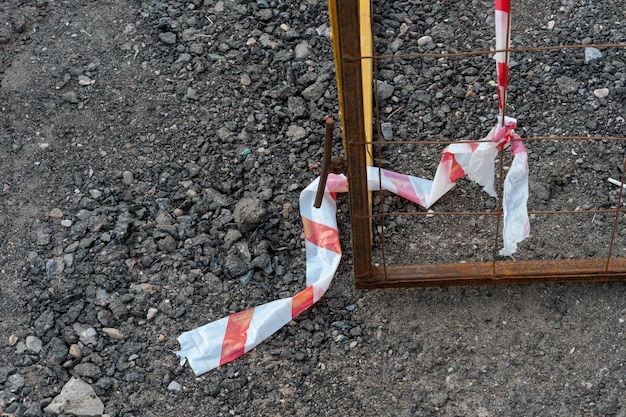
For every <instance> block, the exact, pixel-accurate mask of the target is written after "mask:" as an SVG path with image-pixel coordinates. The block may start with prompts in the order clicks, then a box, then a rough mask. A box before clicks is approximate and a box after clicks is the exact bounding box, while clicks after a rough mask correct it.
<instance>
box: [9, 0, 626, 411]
mask: <svg viewBox="0 0 626 417" xmlns="http://www.w3.org/2000/svg"><path fill="white" fill-rule="evenodd" d="M515 4H516V5H514V12H513V13H514V17H513V21H514V31H515V33H514V36H513V42H514V43H515V44H516V45H518V46H521V45H524V46H540V45H548V44H550V45H558V44H570V43H585V44H592V43H602V42H626V29H625V28H624V23H623V22H624V19H626V15H625V14H624V11H623V7H622V5H620V2H611V1H608V0H606V1H604V2H599V1H598V2H595V1H594V2H591V1H586V0H562V1H543V2H540V1H536V0H524V1H521V2H519V11H518V12H517V13H518V14H515V13H516V10H517V9H516V7H517V2H516V3H515ZM492 10H493V5H492V4H491V2H483V1H471V2H464V3H461V2H447V1H445V2H444V1H436V2H423V1H419V0H411V1H397V2H391V1H386V2H377V3H376V5H375V11H376V18H375V25H374V30H375V33H376V35H377V43H376V45H377V48H378V51H379V53H390V54H394V53H404V52H416V51H422V50H432V51H444V50H446V51H448V52H451V51H462V50H471V49H483V48H489V47H490V46H491V45H492V44H493V34H492V33H493V29H492V22H493V19H492V17H491V16H492ZM328 32H329V31H328V24H327V11H326V4H325V3H324V2H322V1H318V0H305V1H304V2H301V3H290V2H281V1H270V0H257V1H251V2H248V1H237V2H233V1H230V0H227V1H213V0H165V1H162V2H157V1H137V0H129V1H123V2H122V1H118V0H103V1H88V0H75V1H72V2H63V1H53V0H4V1H3V2H2V3H0V48H1V50H2V53H1V54H0V79H1V84H0V99H1V100H0V101H1V105H0V110H1V111H0V129H1V130H0V133H1V136H0V145H1V147H0V166H1V167H2V168H1V169H0V185H2V187H3V188H2V191H0V279H1V280H2V286H1V287H0V291H1V295H2V303H0V318H1V321H0V352H1V354H0V409H1V410H2V412H4V413H5V414H7V415H14V416H27V417H39V416H51V415H57V414H59V413H65V414H70V415H72V414H73V415H90V416H91V415H94V416H95V415H102V414H107V415H109V416H180V415H212V416H213V415H215V416H250V415H259V416H286V415H289V416H321V415H331V416H426V415H442V416H482V417H486V416H517V415H520V416H522V415H524V416H526V415H540V416H622V417H623V416H626V400H625V398H626V385H625V380H626V367H625V366H624V362H623V361H624V357H625V356H626V348H625V347H624V338H625V336H624V332H625V331H626V323H625V322H624V321H625V320H626V302H625V301H624V300H626V287H625V286H624V284H623V283H607V284H578V285H532V286H510V287H480V288H434V289H412V290H406V289H404V290H380V291H357V290H355V289H354V288H353V283H352V275H351V274H352V271H351V268H352V265H351V247H350V244H349V238H348V237H349V218H348V217H347V216H346V214H345V213H346V212H347V211H348V204H347V200H346V198H345V197H340V200H339V208H340V214H339V216H340V217H339V223H340V229H341V236H342V239H343V242H342V243H343V245H344V260H343V263H342V265H341V266H340V270H339V273H338V275H337V278H336V280H335V282H334V284H333V286H332V287H331V288H330V290H329V292H328V293H327V294H326V296H325V297H324V298H323V299H322V300H321V301H320V302H319V303H317V304H316V305H315V306H313V308H311V309H310V310H309V311H307V312H305V313H303V314H302V315H301V316H299V317H298V318H297V319H296V320H294V321H293V322H291V323H290V324H289V325H288V326H286V327H285V328H284V329H282V330H280V331H279V332H278V333H276V334H275V335H274V336H273V337H271V338H270V339H269V340H268V341H266V342H265V343H263V344H262V345H260V346H259V347H257V348H256V349H254V350H253V351H252V352H250V353H248V354H247V355H245V356H244V357H242V358H240V359H238V360H235V361H234V362H232V363H230V364H228V365H226V366H223V367H221V368H219V369H216V370H213V371H211V372H209V373H207V374H205V375H203V376H200V377H195V376H194V375H193V373H192V371H191V370H190V369H189V367H187V366H180V365H179V364H178V360H177V358H176V357H175V356H174V355H173V354H172V352H171V351H172V350H175V349H177V348H178V344H177V342H176V337H177V336H178V335H179V334H180V333H182V332H184V331H187V330H191V329H193V328H195V327H197V326H200V325H202V324H205V323H207V322H210V321H213V320H216V319H219V318H221V317H223V316H225V315H228V314H230V313H234V312H237V311H241V310H242V309H245V308H249V307H253V306H256V305H259V304H262V303H264V302H267V301H271V300H274V299H277V298H280V297H286V296H290V295H293V294H295V293H296V292H297V291H299V290H301V289H302V288H303V285H304V282H303V281H304V245H303V242H302V230H301V226H300V220H299V210H298V196H299V193H300V191H301V190H302V189H303V188H304V187H305V186H306V185H308V184H309V183H310V182H311V181H312V180H313V179H314V178H315V177H316V176H317V175H318V174H319V168H318V166H319V164H320V157H321V154H322V149H321V143H322V134H323V120H324V119H325V117H326V116H327V115H333V116H336V113H337V98H336V86H335V81H334V72H333V68H334V67H333V62H332V51H331V46H330V40H329V36H328ZM598 53H599V54H600V55H594V54H598ZM513 59H514V61H516V65H515V66H514V67H513V70H512V75H511V77H512V82H511V83H512V85H511V94H510V100H511V102H510V109H511V110H510V114H511V116H514V117H517V118H518V120H519V125H520V129H519V130H520V133H522V134H523V135H524V136H526V137H530V136H539V135H542V136H543V135H547V134H576V135H586V134H589V135H595V134H602V135H614V136H626V129H625V122H624V117H625V116H624V110H623V109H624V100H625V98H626V93H625V89H624V88H625V86H624V83H625V82H626V55H625V53H624V50H623V49H613V50H602V51H594V50H588V51H587V56H585V51H583V50H571V51H565V52H554V53H545V54H541V55H539V56H537V55H532V54H519V56H514V57H513ZM494 76H495V74H494V71H493V61H492V60H491V59H490V58H485V57H483V58H468V59H462V60H458V61H455V62H442V61H436V60H434V61H426V62H423V63H420V62H418V61H410V60H393V61H391V60H390V61H385V62H382V63H381V64H380V67H379V75H378V79H379V80H380V81H381V84H380V89H381V90H383V91H381V95H382V98H383V100H382V101H381V111H382V114H383V118H388V119H389V120H388V121H390V122H391V123H392V125H393V129H394V137H395V138H398V139H414V138H415V136H414V135H415V132H419V134H420V135H421V136H422V137H427V138H433V139H441V138H450V137H452V138H471V139H477V138H481V137H483V136H484V135H486V133H487V132H488V130H489V129H490V128H491V127H492V125H493V123H494V120H495V117H496V113H495V109H496V108H497V106H496V101H495V100H494V97H493V94H495V88H494V87H493V86H492V84H491V83H490V81H492V80H493V79H494ZM383 93H384V94H383ZM398 109H400V110H398ZM394 112H395V113H394ZM386 149H387V148H386ZM529 151H530V154H529V155H530V166H531V177H532V179H531V200H530V204H531V205H533V208H537V207H544V208H553V207H556V206H560V205H561V204H565V205H567V204H570V205H573V206H574V207H576V206H581V207H583V208H606V207H610V206H611V204H615V202H616V201H617V200H616V199H617V190H615V188H614V187H613V188H612V186H610V185H607V184H606V177H608V176H612V177H617V178H619V177H620V176H621V172H620V166H621V165H622V155H623V153H624V145H623V143H619V142H610V143H608V142H607V143H603V142H599V143H593V144H592V143H576V144H571V143H568V144H566V145H554V144H550V143H536V144H535V143H533V144H531V145H529ZM440 152H441V149H432V150H427V151H426V150H421V149H416V148H411V147H407V148H403V149H402V150H401V151H397V150H396V151H393V152H391V151H389V153H388V154H385V155H383V156H384V158H385V159H386V160H387V161H388V163H389V165H390V167H391V168H393V169H396V170H398V171H400V172H404V173H411V174H417V175H424V176H430V175H432V172H433V168H434V166H435V165H436V163H437V161H438V155H439V154H440ZM335 153H336V154H339V153H340V149H339V148H337V149H336V151H335ZM460 185H461V187H458V188H457V189H455V190H453V192H452V193H451V195H450V196H449V197H447V199H444V200H442V202H441V204H442V206H441V207H440V208H442V209H445V208H446V207H449V206H458V205H462V204H475V205H477V206H480V205H481V204H485V205H487V207H489V206H488V205H489V204H495V203H494V202H493V200H490V199H488V198H484V196H482V194H481V193H480V190H478V189H477V188H476V187H474V188H472V186H471V184H469V183H466V182H462V183H461V184H460ZM462 190H465V191H462ZM581 196H584V197H581ZM385 204H388V205H389V207H388V208H390V207H391V206H394V207H395V208H398V209H406V204H403V203H402V202H400V201H399V200H397V199H393V198H392V197H389V196H388V197H385ZM572 208H573V207H572ZM534 221H535V223H534V224H535V226H534V229H533V230H534V232H533V233H534V235H533V236H531V238H530V239H529V241H528V243H525V244H524V245H523V246H522V248H521V249H520V251H521V253H524V255H523V256H525V257H527V258H531V259H535V258H547V259H553V258H580V257H584V256H589V255H594V256H597V255H599V254H602V253H603V251H605V250H606V249H605V247H606V244H605V242H604V241H602V239H603V238H605V237H606V230H605V228H606V223H607V219H603V218H594V219H592V220H591V221H580V220H579V219H577V218H572V219H570V220H566V221H565V222H564V223H560V224H549V222H542V221H541V220H540V219H534ZM410 227H412V226H411V225H410V224H407V223H406V222H405V223H403V222H400V221H397V220H396V221H395V223H393V224H392V225H391V226H389V225H388V229H389V231H390V233H391V232H393V230H394V228H395V229H398V230H405V231H407V232H406V234H405V235H409V234H411V235H413V236H414V235H415V234H414V232H408V231H409V230H411V229H410ZM437 227H438V229H437V228H436V229H434V230H435V231H436V230H440V229H441V227H451V225H445V224H444V225H437ZM452 227H456V228H458V230H459V232H461V234H466V235H467V236H465V238H459V237H458V236H457V238H459V239H460V240H461V244H459V245H456V244H455V246H453V244H452V243H451V244H450V247H455V248H456V247H461V249H459V250H458V251H457V252H454V251H452V252H454V253H452V254H451V255H450V256H452V255H454V256H458V258H459V259H460V260H466V259H469V260H476V259H479V260H480V259H481V257H483V254H482V252H481V251H480V250H479V249H476V248H480V246H481V244H482V242H481V240H480V239H482V237H481V236H480V234H479V233H478V232H479V231H480V230H488V229H489V228H488V226H483V225H481V224H480V222H479V221H476V222H474V223H471V224H468V225H462V224H461V225H456V224H454V225H452ZM603 227H604V228H603ZM561 229H562V230H564V231H568V232H569V233H573V234H574V235H577V236H584V237H586V240H585V241H584V244H577V243H574V244H571V245H569V246H568V245H567V243H566V242H568V241H572V239H571V237H570V235H568V234H567V233H565V232H563V234H560V232H559V231H560V230H561ZM623 229H624V226H623V225H621V224H620V227H619V232H620V233H621V234H620V236H623V234H624V233H622V232H623ZM420 233H424V232H423V231H422V232H420ZM476 234H478V235H479V236H478V237H476V236H475V235H476ZM468 236H470V237H468ZM474 238H476V239H478V240H476V241H470V242H471V244H467V241H468V239H474ZM428 239H431V238H428ZM428 239H423V240H424V241H425V242H426V243H427V246H428V248H430V249H429V250H430V253H431V255H427V256H426V258H425V259H426V261H435V260H436V261H439V260H441V258H442V257H441V251H440V250H437V249H440V248H441V247H443V246H442V245H440V244H439V243H437V241H436V239H434V238H433V239H434V240H433V239H431V240H428ZM620 239H621V240H618V242H619V243H620V245H619V247H618V256H623V254H624V252H623V251H624V248H625V247H626V246H624V244H623V238H620ZM396 240H397V241H398V242H403V241H406V238H404V237H403V238H402V239H396ZM463 242H465V243H463ZM419 243H420V244H421V241H420V242H419ZM463 244H464V245H465V246H463ZM433 248H435V249H434V250H433ZM468 248H469V249H468ZM411 250H413V251H416V248H415V247H409V248H408V249H407V248H405V247H402V245H400V246H399V247H398V249H397V250H396V251H395V252H393V251H392V252H393V253H396V255H397V256H396V257H397V259H394V261H398V262H405V263H413V262H415V256H414V254H411V252H410V251H411ZM418 252H420V253H421V250H420V251H418ZM387 253H388V254H389V253H390V252H389V251H388V252H387ZM443 259H448V260H449V259H450V258H449V257H447V256H445V257H443ZM455 259H456V258H455ZM70 392H71V393H72V394H74V395H77V396H79V398H81V401H79V402H80V404H76V405H73V404H71V406H72V407H73V408H71V409H69V410H68V409H66V410H65V411H62V408H63V407H60V406H59V404H58V403H59V395H61V398H65V397H63V396H64V395H68V393H70Z"/></svg>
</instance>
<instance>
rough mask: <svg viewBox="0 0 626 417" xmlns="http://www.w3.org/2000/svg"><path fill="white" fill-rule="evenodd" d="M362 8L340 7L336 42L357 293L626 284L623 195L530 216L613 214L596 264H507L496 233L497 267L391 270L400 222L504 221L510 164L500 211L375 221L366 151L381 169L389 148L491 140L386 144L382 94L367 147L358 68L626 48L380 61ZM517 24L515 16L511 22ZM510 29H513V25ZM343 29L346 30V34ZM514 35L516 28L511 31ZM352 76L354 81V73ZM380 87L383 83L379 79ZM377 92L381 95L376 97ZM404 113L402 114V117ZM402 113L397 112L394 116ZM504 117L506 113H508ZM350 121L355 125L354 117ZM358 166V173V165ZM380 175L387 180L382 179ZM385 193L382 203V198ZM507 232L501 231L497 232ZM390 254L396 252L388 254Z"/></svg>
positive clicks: (349, 2) (348, 3)
mask: <svg viewBox="0 0 626 417" xmlns="http://www.w3.org/2000/svg"><path fill="white" fill-rule="evenodd" d="M358 12H359V5H358V0H345V1H342V2H341V7H337V10H336V13H337V15H338V17H339V21H340V24H339V28H338V29H339V30H337V33H336V34H335V36H338V39H339V49H340V50H339V56H340V57H341V65H342V72H343V74H342V83H343V86H342V90H343V91H342V98H343V105H344V107H343V112H344V115H343V116H344V117H343V118H342V123H343V134H344V138H345V147H346V149H345V151H346V155H347V156H348V179H349V189H350V192H349V198H350V210H351V223H352V243H353V254H354V272H355V285H356V287H357V288H378V287H406V286H438V285H492V284H521V283H535V282H591V281H593V282H596V281H616V280H626V258H618V257H615V256H614V255H613V252H614V244H615V237H616V234H617V227H618V223H619V221H620V219H621V218H622V217H623V216H624V215H626V207H623V206H624V201H623V198H622V192H623V190H622V189H620V191H619V196H618V201H617V204H616V205H615V207H612V208H609V209H591V210H529V211H528V214H529V215H549V216H558V215H581V214H587V215H589V214H594V215H595V214H613V215H614V217H613V223H612V227H611V233H610V243H609V245H608V254H607V256H606V257H599V258H589V259H574V260H572V259H569V260H543V261H538V260H528V261H517V260H514V259H507V260H502V259H500V258H498V256H497V245H498V239H499V234H498V233H497V232H496V233H495V239H494V241H495V242H494V253H493V259H492V260H491V261H489V262H475V263H443V264H422V265H389V264H387V261H386V256H385V251H386V249H385V244H384V241H385V227H384V225H385V218H387V217H392V216H459V215H460V216H497V217H498V221H499V218H500V217H501V216H502V215H503V213H502V207H501V206H500V201H501V199H502V181H503V173H504V171H503V166H504V163H503V159H502V155H503V154H502V152H500V167H499V170H500V175H499V180H498V181H499V183H498V185H499V190H498V207H497V208H496V210H494V211H459V212H454V211H441V212H437V211H434V212H433V211H428V212H426V211H416V212H395V211H386V210H385V208H384V204H382V199H381V212H380V213H371V212H370V211H369V205H368V199H367V176H366V175H365V147H366V146H368V145H377V146H378V152H377V159H378V162H379V163H378V166H379V167H380V165H381V164H380V160H381V159H382V156H381V155H382V154H381V149H382V147H383V146H396V145H449V144H456V143H480V142H483V141H484V140H483V139H481V140H445V141H443V140H405V141H395V140H393V141H386V140H383V136H382V134H381V130H380V129H381V127H380V123H381V120H382V118H381V115H380V110H379V103H378V95H377V94H374V100H375V101H374V112H375V116H376V118H375V121H376V130H377V132H378V135H377V139H376V140H370V141H368V140H364V138H365V135H364V134H363V114H362V112H363V101H362V100H363V96H362V94H360V89H361V88H362V84H361V80H362V78H361V72H360V71H361V67H360V65H356V64H357V63H359V62H361V61H362V60H366V59H370V60H373V62H374V71H376V63H377V62H379V61H382V60H397V59H419V58H437V59H440V58H444V59H445V58H454V57H467V56H478V55H493V54H495V53H497V52H505V53H506V54H507V56H508V55H509V54H511V53H522V52H548V51H559V50H563V49H581V48H589V47H595V48H598V49H603V48H626V43H601V44H591V45H554V46H543V47H517V48H512V47H510V45H508V46H507V48H506V49H504V50H480V51H467V52H451V53H447V52H441V53H409V54H396V55H392V56H387V55H377V54H376V50H375V48H374V50H373V54H372V55H363V56H362V55H361V54H360V49H359V42H358V36H359V29H358V28H359V13H358ZM509 16H510V14H509ZM509 23H510V22H509ZM342 26H343V27H342ZM509 28H510V24H509ZM346 68H350V69H349V70H348V72H349V73H346V72H345V71H346ZM374 79H376V78H374ZM376 87H377V86H376V84H375V85H374V87H373V88H374V89H376ZM396 111H398V109H396ZM394 113H395V112H394ZM503 114H504V112H503ZM346 116H347V117H346ZM520 140H521V141H522V142H534V141H619V142H626V137H617V136H615V137H611V136H559V137H554V136H543V137H532V138H522V139H520ZM355 164H357V165H355ZM625 174H626V159H624V164H623V169H622V175H621V182H622V183H624V181H625ZM380 175H381V174H380V169H379V178H380ZM382 194H383V193H381V197H382ZM373 219H379V220H380V221H381V222H382V226H383V227H381V231H380V237H381V248H380V250H381V253H382V260H383V262H382V265H374V264H373V263H372V247H371V245H372V242H371V240H370V236H371V233H372V220H373ZM496 229H499V227H496ZM387 251H389V249H387Z"/></svg>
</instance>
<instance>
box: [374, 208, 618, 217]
mask: <svg viewBox="0 0 626 417" xmlns="http://www.w3.org/2000/svg"><path fill="white" fill-rule="evenodd" d="M615 212H620V213H626V207H624V208H621V209H619V210H618V209H617V208H612V209H595V210H528V214H534V215H556V214H597V213H605V214H606V213H611V214H613V213H615ZM501 214H502V212H498V211H433V212H428V211H411V212H407V211H388V212H385V217H397V216H426V217H434V216H499V215H501ZM368 217H369V216H368ZM380 217H382V214H379V213H373V214H372V215H371V218H380Z"/></svg>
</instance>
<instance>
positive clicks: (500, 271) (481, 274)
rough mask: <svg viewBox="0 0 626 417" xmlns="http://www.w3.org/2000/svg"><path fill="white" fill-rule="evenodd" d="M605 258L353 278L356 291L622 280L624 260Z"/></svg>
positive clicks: (374, 269)
mask: <svg viewBox="0 0 626 417" xmlns="http://www.w3.org/2000/svg"><path fill="white" fill-rule="evenodd" d="M605 264H606V258H593V259H575V260H542V261H509V262H505V261H498V262H496V265H495V269H494V268H493V264H492V262H480V263H455V264H423V265H406V266H398V265H387V267H386V268H385V269H386V273H385V269H383V268H382V267H380V266H376V265H372V266H371V269H370V271H368V274H369V276H370V281H369V282H365V281H363V280H362V279H359V278H360V277H355V283H356V287H357V288H361V289H366V288H389V287H407V286H415V287H429V286H444V285H445V286H451V285H455V286H458V285H496V284H530V283H538V282H604V281H621V280H624V279H626V259H624V258H613V259H611V260H610V263H609V266H608V268H605Z"/></svg>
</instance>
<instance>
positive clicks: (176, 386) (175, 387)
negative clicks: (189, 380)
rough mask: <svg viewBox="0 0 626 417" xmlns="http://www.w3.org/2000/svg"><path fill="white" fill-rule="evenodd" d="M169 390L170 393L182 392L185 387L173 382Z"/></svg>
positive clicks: (168, 387)
mask: <svg viewBox="0 0 626 417" xmlns="http://www.w3.org/2000/svg"><path fill="white" fill-rule="evenodd" d="M167 389H168V390H170V391H180V390H182V389H183V386H182V385H180V384H179V383H178V382H176V381H172V382H170V384H169V385H168V386H167Z"/></svg>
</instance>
